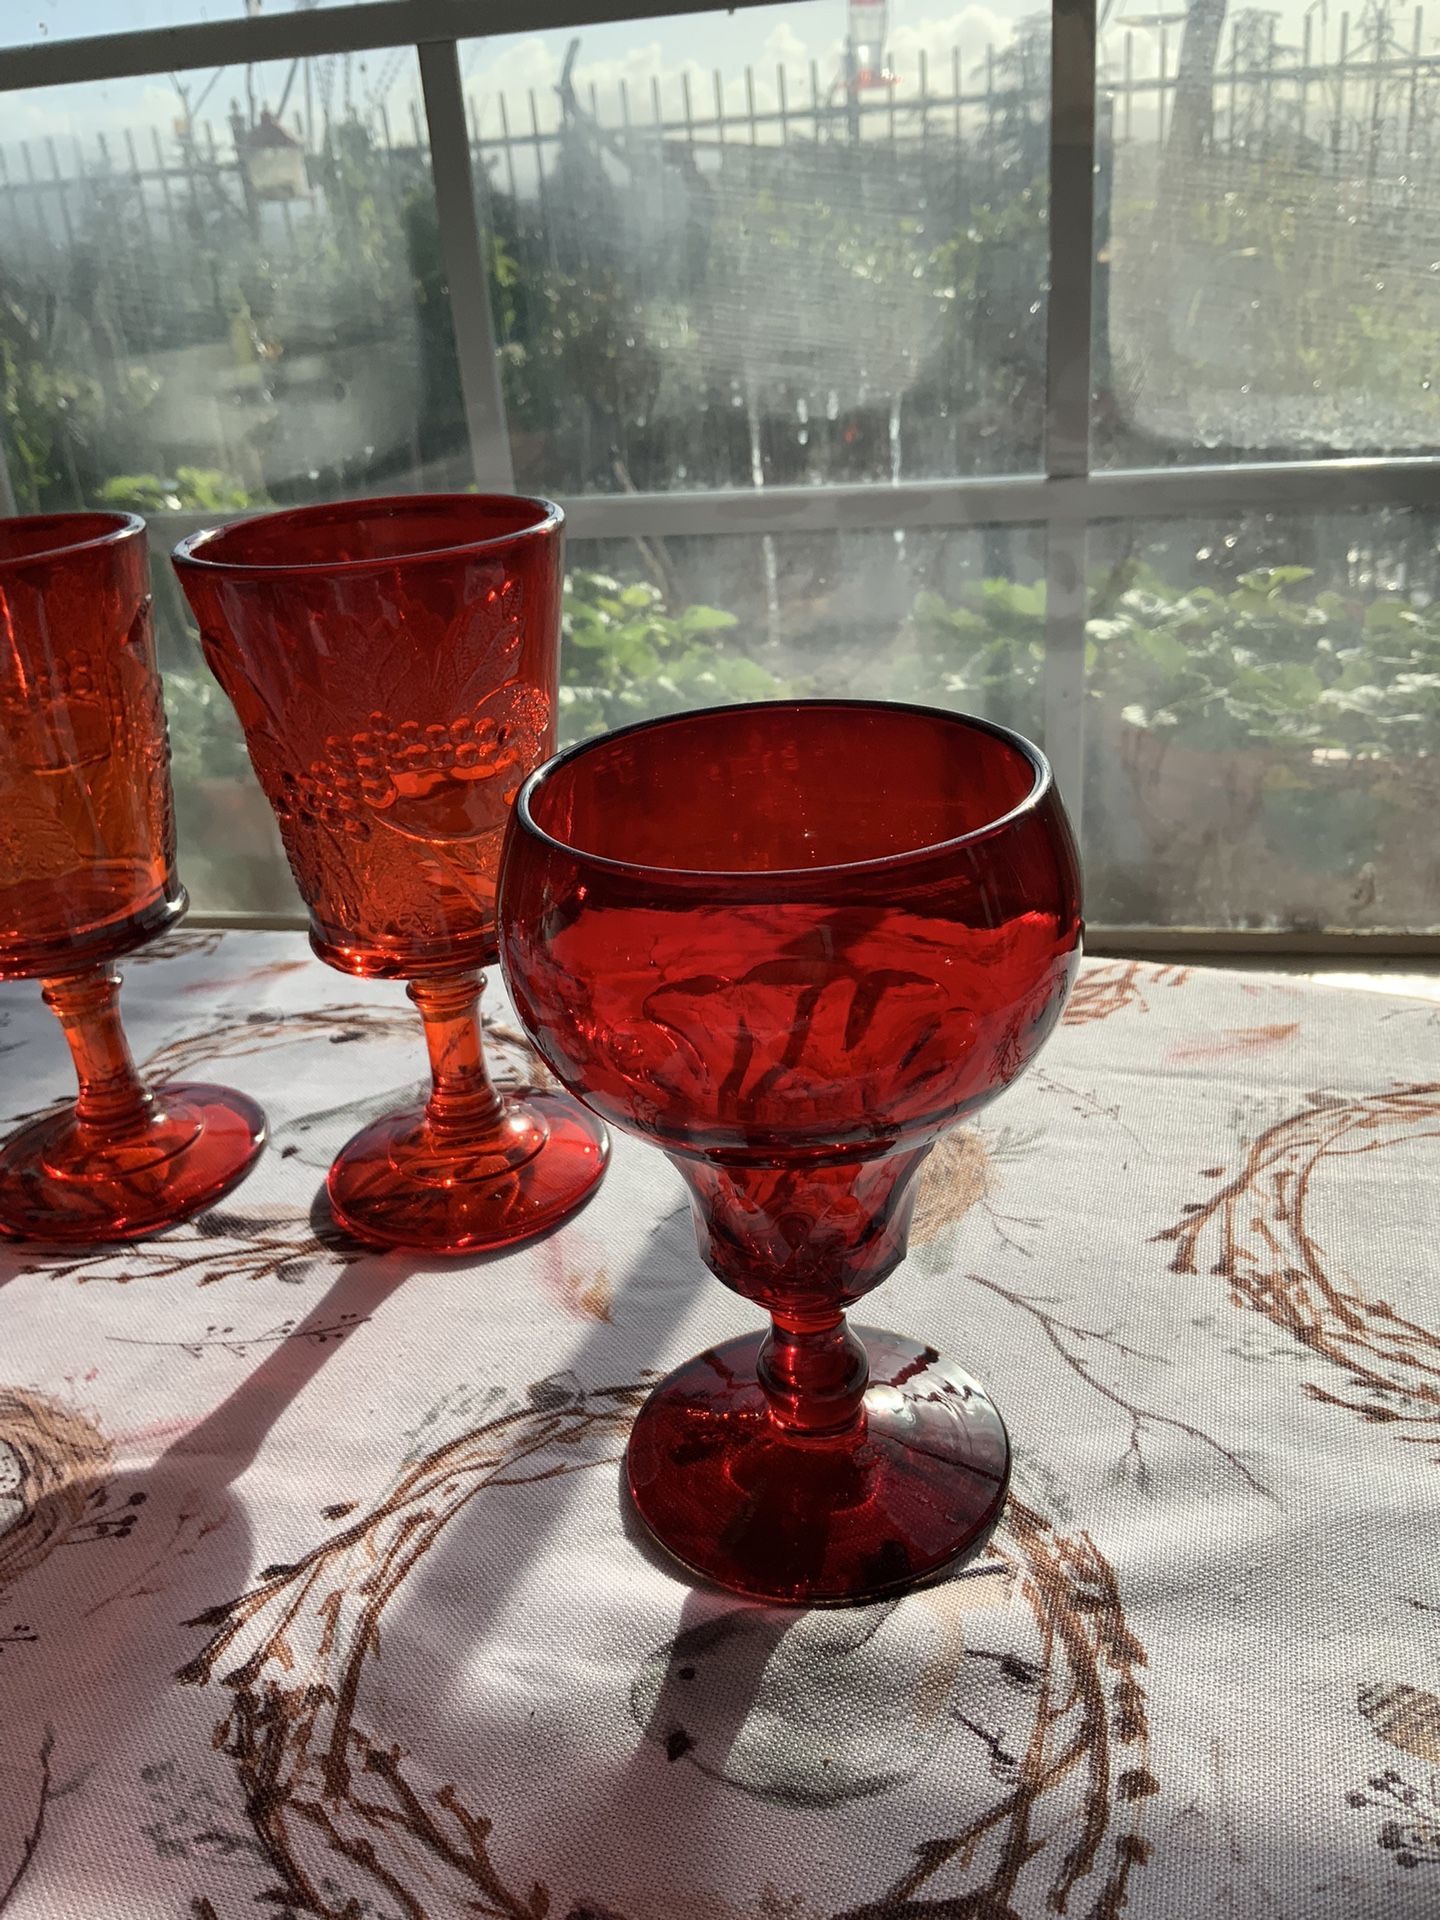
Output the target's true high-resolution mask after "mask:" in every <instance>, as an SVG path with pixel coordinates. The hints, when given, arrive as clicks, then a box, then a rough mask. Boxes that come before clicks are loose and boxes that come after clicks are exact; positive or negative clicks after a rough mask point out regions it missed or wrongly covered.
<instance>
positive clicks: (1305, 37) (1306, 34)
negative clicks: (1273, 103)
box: [1296, 13, 1311, 160]
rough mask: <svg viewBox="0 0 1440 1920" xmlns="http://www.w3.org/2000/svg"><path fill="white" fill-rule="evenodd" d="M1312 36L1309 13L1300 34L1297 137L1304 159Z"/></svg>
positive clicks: (1301, 156) (1301, 155)
mask: <svg viewBox="0 0 1440 1920" xmlns="http://www.w3.org/2000/svg"><path fill="white" fill-rule="evenodd" d="M1310 37H1311V36H1310V16H1309V14H1308V13H1307V14H1306V16H1305V26H1304V29H1303V31H1302V33H1301V36H1300V98H1299V100H1298V101H1297V103H1296V118H1297V120H1298V122H1299V126H1298V135H1297V138H1298V144H1299V147H1300V158H1301V159H1302V160H1303V158H1304V148H1305V138H1306V135H1305V115H1306V110H1307V108H1308V106H1309V96H1310Z"/></svg>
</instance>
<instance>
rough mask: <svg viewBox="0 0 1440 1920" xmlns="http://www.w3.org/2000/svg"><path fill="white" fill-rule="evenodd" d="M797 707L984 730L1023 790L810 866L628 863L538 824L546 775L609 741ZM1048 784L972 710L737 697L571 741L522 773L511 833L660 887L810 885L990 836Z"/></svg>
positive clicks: (1013, 739)
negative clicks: (977, 820)
mask: <svg viewBox="0 0 1440 1920" xmlns="http://www.w3.org/2000/svg"><path fill="white" fill-rule="evenodd" d="M797 707H816V708H820V707H823V708H827V709H830V710H832V711H834V710H836V709H840V710H846V711H853V712H864V713H909V714H916V715H918V716H920V717H922V718H924V719H927V720H941V721H944V722H945V723H946V724H947V725H949V726H954V727H955V728H957V729H959V730H961V731H970V732H973V733H988V734H989V735H990V736H991V737H992V738H993V739H996V740H1001V741H1003V742H1004V743H1005V745H1006V746H1008V747H1011V748H1013V749H1014V750H1015V751H1016V752H1018V753H1019V754H1020V756H1021V758H1022V759H1024V760H1026V761H1028V762H1029V765H1030V768H1031V772H1032V774H1033V775H1034V778H1033V779H1032V781H1031V783H1030V790H1029V792H1028V793H1026V794H1024V795H1023V796H1022V797H1021V798H1020V799H1019V800H1017V801H1016V803H1015V805H1014V806H1013V807H1010V808H1009V809H1008V810H1007V811H1006V812H1004V813H1002V814H997V815H996V817H995V818H994V819H993V820H987V821H985V822H983V823H982V824H981V825H980V826H978V827H971V828H970V829H969V830H968V831H967V832H965V833H959V834H954V835H952V836H951V837H950V838H949V839H946V840H929V841H926V842H924V843H923V844H922V845H920V846H917V847H906V848H905V849H904V850H903V852H900V853H884V854H877V855H875V856H873V857H872V858H870V859H868V860H842V861H838V862H832V863H831V864H829V865H825V866H815V867H657V866H653V865H650V864H648V863H641V862H636V861H633V860H620V859H617V858H616V857H615V856H614V855H613V854H605V853H594V852H591V851H589V850H588V849H586V848H584V847H577V846H574V845H572V844H571V843H570V842H569V841H567V840H562V839H561V838H560V837H559V835H558V834H553V833H551V832H550V831H549V830H548V828H545V827H542V826H541V825H540V822H539V821H538V820H537V819H536V818H535V815H534V812H533V810H532V802H533V800H534V798H535V796H536V794H538V793H539V791H540V790H541V788H542V787H543V786H544V785H545V783H546V781H547V780H548V779H550V777H551V776H552V775H553V774H555V773H558V772H559V771H560V769H561V768H562V767H566V766H569V765H571V764H572V763H573V762H575V761H577V760H582V759H584V758H585V757H586V755H588V754H591V753H595V752H597V751H598V750H599V749H600V748H601V747H605V746H609V745H611V743H612V742H614V741H616V740H624V739H626V738H627V737H628V736H629V735H631V734H636V733H658V732H661V731H662V730H663V729H665V728H667V727H674V726H679V725H681V724H682V723H683V722H685V721H694V720H713V719H715V718H717V717H719V716H729V717H731V718H733V717H734V716H735V715H737V714H746V713H776V712H793V711H794V710H795V709H796V708H797ZM1054 785H1055V776H1054V773H1053V772H1052V770H1051V766H1050V762H1049V761H1048V760H1047V759H1046V757H1045V755H1044V753H1042V752H1041V750H1040V748H1039V747H1037V746H1036V745H1035V743H1034V742H1033V741H1032V740H1027V739H1026V738H1025V736H1024V734H1022V733H1016V732H1015V731H1014V729H1013V728H1011V727H1003V726H1001V725H1000V724H999V722H998V721H995V720H982V719H981V718H980V717H979V715H978V714H973V713H959V712H956V711H955V710H953V709H952V708H949V707H929V706H924V705H922V704H921V703H920V702H918V701H910V700H845V699H827V698H820V699H815V700H747V701H736V702H734V703H732V704H731V705H728V706H713V707H696V708H694V709H693V710H691V711H690V712H688V713H667V714H661V715H659V716H657V717H656V718H654V719H650V720H635V721H632V722H631V723H630V725H629V726H626V727H617V728H615V729H614V730H613V731H612V732H610V733H603V734H600V735H598V736H597V737H595V738H593V739H589V740H578V741H576V743H575V745H574V746H571V747H565V748H563V749H562V750H561V751H560V752H559V753H557V754H554V755H553V756H552V757H551V758H550V759H549V760H547V761H546V762H545V763H544V765H543V766H540V767H537V768H536V769H535V771H534V772H533V773H531V774H529V775H527V777H526V779H525V781H524V783H523V784H522V786H521V788H520V791H519V792H518V793H517V794H516V796H515V803H514V806H513V809H512V818H513V819H514V821H515V825H516V831H517V832H523V833H527V834H530V835H532V836H533V837H534V838H535V839H536V840H538V841H540V842H542V843H543V844H544V845H545V846H547V847H550V848H552V849H553V850H554V851H556V852H558V853H562V854H564V855H565V856H566V857H567V858H570V859H573V860H576V861H578V862H581V863H583V864H584V865H586V866H591V867H596V868H599V869H601V870H602V871H604V872H607V873H624V874H637V873H643V874H645V875H646V877H647V878H648V879H651V880H652V881H654V882H658V883H659V884H661V885H663V884H664V883H665V882H666V881H673V882H675V883H677V884H685V885H690V884H693V883H695V882H697V881H709V882H712V883H716V884H719V885H721V886H725V887H727V888H728V887H736V888H740V887H744V886H751V887H769V886H771V885H773V884H774V883H776V882H777V881H779V882H787V881H793V882H797V883H799V882H810V881H814V880H823V879H824V878H825V877H826V876H827V875H831V876H833V875H839V874H868V873H880V872H883V871H885V870H886V869H887V868H895V867H903V866H909V865H912V864H919V863H921V862H923V861H926V860H930V859H933V858H934V857H935V856H936V855H937V854H943V853H948V852H952V851H954V850H956V849H957V848H960V847H967V846H974V845H976V844H977V843H978V842H980V841H982V840H987V839H989V838H991V837H992V836H993V835H995V834H997V833H1002V832H1004V831H1005V830H1006V829H1007V828H1009V827H1012V826H1014V825H1015V824H1016V822H1017V821H1019V820H1022V819H1024V818H1025V817H1026V816H1027V815H1029V814H1032V813H1034V812H1035V811H1036V809H1037V808H1038V807H1039V806H1040V803H1041V802H1042V801H1043V800H1044V799H1045V798H1046V796H1047V795H1048V794H1050V793H1051V792H1052V791H1053V789H1054Z"/></svg>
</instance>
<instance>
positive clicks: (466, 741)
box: [279, 686, 549, 840]
mask: <svg viewBox="0 0 1440 1920" xmlns="http://www.w3.org/2000/svg"><path fill="white" fill-rule="evenodd" d="M495 706H496V702H495V700H494V699H493V697H492V698H491V699H488V700H486V701H484V702H481V703H480V704H479V705H477V706H475V707H474V708H472V709H471V711H470V712H469V713H464V714H461V715H460V716H459V717H458V718H457V719H455V720H452V721H450V722H449V724H448V725H447V724H446V723H445V722H443V721H432V722H431V723H430V724H429V725H422V724H421V723H420V721H418V720H414V719H406V720H400V721H396V720H395V719H394V718H393V717H392V716H391V715H389V714H386V713H383V712H380V711H376V712H374V713H372V714H371V715H370V716H369V725H368V726H366V727H364V728H362V729H361V731H360V732H359V733H356V734H354V735H353V736H350V737H348V738H347V737H346V736H344V735H342V734H338V733H336V734H331V735H330V736H329V738H328V739H327V740H326V742H325V751H324V754H323V756H321V757H320V758H317V759H315V760H312V761H311V762H310V765H309V767H308V768H306V769H304V770H301V771H292V770H290V769H288V768H287V769H284V770H283V771H282V772H281V774H280V777H279V807H280V811H281V816H282V819H284V820H286V821H287V822H289V821H293V822H295V823H296V824H297V825H299V826H301V827H304V828H307V829H310V830H314V829H316V828H319V829H320V830H322V831H324V832H328V833H344V834H347V835H348V836H349V837H350V838H351V839H354V840H366V839H368V838H369V837H370V834H371V831H372V828H371V824H370V821H369V820H368V819H367V818H366V814H367V813H372V814H376V815H381V816H387V817H386V818H385V822H384V823H385V824H386V825H387V826H391V827H394V828H395V829H396V831H397V832H400V833H406V834H412V833H413V835H414V837H416V838H417V839H425V840H435V839H445V838H451V837H453V838H457V839H459V838H468V837H471V836H472V835H473V834H474V832H475V826H476V823H475V821H474V819H473V814H472V810H471V805H470V802H469V799H468V797H467V796H466V794H465V788H466V787H469V786H471V785H472V784H473V783H476V782H481V781H483V782H487V783H488V782H494V783H495V791H496V793H497V795H498V796H499V798H500V799H501V801H502V804H507V805H508V803H509V802H510V800H511V798H512V797H513V793H514V789H515V788H516V787H517V786H518V785H519V782H520V779H521V777H522V776H523V775H524V773H525V771H526V769H527V767H528V766H530V765H533V764H534V761H535V759H536V757H537V756H538V753H539V750H540V747H541V744H542V741H543V735H544V730H545V724H546V721H547V720H548V718H549V703H548V701H547V700H546V698H545V696H544V695H543V694H542V693H540V692H538V691H537V690H536V689H534V688H531V687H524V686H515V687H511V688H508V689H506V690H505V694H504V697H503V700H502V703H501V704H500V706H499V710H498V711H487V710H486V709H487V708H494V707H495ZM447 789H449V790H450V792H449V794H448V795H446V790H447ZM440 796H445V797H447V798H449V799H450V800H451V801H452V805H451V807H450V808H449V809H448V810H447V808H446V806H445V805H444V800H443V799H441V800H440V804H439V805H438V806H434V807H432V806H427V805H426V804H425V803H427V802H431V801H434V800H436V799H437V797H440ZM416 805H418V806H423V807H424V809H425V817H424V819H423V821H421V820H420V819H419V818H418V817H417V818H416V819H415V821H414V824H413V825H412V822H411V819H410V817H409V808H410V807H411V806H416Z"/></svg>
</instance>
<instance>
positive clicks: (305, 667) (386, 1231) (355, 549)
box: [175, 494, 609, 1253]
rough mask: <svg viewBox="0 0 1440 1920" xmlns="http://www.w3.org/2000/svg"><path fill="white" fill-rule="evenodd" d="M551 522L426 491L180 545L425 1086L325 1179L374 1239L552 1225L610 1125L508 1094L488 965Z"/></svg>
mask: <svg viewBox="0 0 1440 1920" xmlns="http://www.w3.org/2000/svg"><path fill="white" fill-rule="evenodd" d="M562 525H563V520H562V515H561V513H560V510H559V508H558V507H554V506H551V505H550V504H549V502H548V501H544V500H523V499H516V498H513V497H511V496H509V495H486V494H435V495H415V496H407V497H404V498H399V499H389V500H357V501H340V502H337V503H335V504H332V505H328V506H320V507H302V508H298V509H295V510H294V511H291V512H286V513H271V514H262V515H260V516H258V517H256V518H254V519H250V520H243V521H239V522H236V523H235V524H233V525H230V526H227V527H220V528H217V529H215V530H213V531H210V532H207V533H199V534H195V535H193V536H192V537H191V538H190V539H188V540H184V541H182V542H181V543H180V545H179V546H178V547H177V548H176V550H175V566H176V570H177V572H178V573H179V576H180V581H181V585H182V586H183V587H184V589H185V593H186V597H187V598H188V600H189V602H190V606H191V608H192V610H193V612H194V614H195V618H196V621H197V622H198V624H199V627H200V637H201V641H202V644H203V646H204V649H205V657H206V659H207V660H208V661H209V663H210V666H211V668H212V670H213V671H214V673H215V676H216V678H217V679H218V680H219V682H220V684H221V686H222V687H223V688H224V690H225V692H226V694H227V695H228V696H229V698H230V700H231V702H232V704H233V705H234V707H235V711H236V712H237V713H238V715H239V716H240V722H241V725H242V726H243V728H244V730H245V739H246V744H247V745H248V747H249V750H250V759H251V761H252V763H253V765H254V768H255V772H256V774H257V776H258V778H259V781H260V784H261V786H262V787H263V788H264V790H265V793H266V796H267V798H268V799H269V801H270V804H271V806H272V807H273V808H274V809H275V814H276V818H277V819H278V821H279V823H280V832H281V836H282V838H283V840H284V842H285V851H286V853H287V854H288V855H289V859H290V866H291V869H292V871H293V872H294V875H295V879H296V883H297V884H298V886H299V888H300V892H301V893H302V895H303V896H304V898H305V902H306V905H307V906H308V907H309V909H310V943H311V945H312V946H313V947H314V949H315V951H316V953H317V954H319V956H320V958H321V959H322V960H325V961H328V962H329V964H330V965H331V966H332V967H338V968H339V969H340V970H341V971H342V972H345V973H352V974H361V975H365V976H369V977H380V978H384V979H402V980H408V981H409V993H410V998H411V999H412V1000H413V1001H414V1002H415V1005H416V1006H417V1007H418V1008H419V1010H420V1013H421V1016H422V1018H423V1021H424V1025H425V1038H426V1043H427V1045H428V1048H429V1053H430V1067H431V1075H432V1080H433V1085H432V1088H431V1092H430V1096H429V1098H428V1100H427V1101H426V1102H425V1104H424V1105H423V1107H418V1106H417V1107H414V1108H406V1109H402V1110H400V1111H398V1112H396V1113H393V1114H387V1115H385V1116H384V1117H382V1118H381V1119H379V1120H376V1121H374V1122H373V1123H372V1124H371V1125H370V1126H368V1127H366V1128H365V1129H364V1130H363V1131H362V1132H361V1133H358V1134H357V1135H356V1136H355V1138H354V1139H353V1140H351V1141H350V1142H349V1143H348V1144H347V1145H346V1146H345V1147H343V1148H342V1149H341V1151H340V1153H339V1155H338V1156H337V1158H336V1160H335V1163H334V1165H333V1166H332V1167H331V1169H330V1174H329V1179H328V1188H329V1194H330V1203H331V1206H332V1208H333V1210H334V1213H335V1217H336V1219H337V1220H338V1221H339V1223H340V1224H341V1225H342V1226H343V1227H345V1228H347V1229H348V1230H349V1231H350V1232H351V1233H353V1234H354V1235H355V1236H356V1238H357V1239H360V1240H363V1241H366V1242H368V1243H370V1244H372V1245H376V1246H391V1247H411V1248H416V1249H420V1250H423V1251H428V1252H432V1253H466V1252H471V1251H474V1250H483V1249H486V1248H493V1247H501V1246H506V1245H509V1244H510V1243H512V1242H514V1241H517V1240H524V1239H528V1238H529V1237H530V1236H532V1235H534V1234H537V1233H542V1232H544V1231H545V1230H546V1229H547V1228H549V1227H552V1226H554V1225H555V1224H556V1223H557V1222H558V1221H560V1220H563V1219H564V1218H565V1217H566V1215H567V1214H569V1213H571V1212H573V1210H574V1209H575V1208H576V1207H577V1206H579V1205H580V1203H581V1202H582V1201H583V1200H584V1199H585V1198H586V1197H587V1196H588V1195H589V1193H590V1192H591V1191H592V1189H593V1188H594V1186H595V1183H596V1182H597V1181H598V1180H599V1178H600V1175H601V1173H602V1172H603V1170H604V1166H605V1159H606V1155H607V1153H608V1150H609V1148H608V1142H607V1139H606V1135H605V1131H604V1128H603V1127H601V1126H600V1125H599V1124H598V1122H597V1121H596V1120H594V1119H593V1118H592V1116H591V1115H590V1114H588V1113H586V1112H585V1110H584V1109H583V1108H582V1107H579V1106H577V1105H576V1104H575V1103H574V1102H573V1101H572V1100H569V1099H567V1098H566V1097H565V1096H564V1095H563V1094H555V1093H546V1092H539V1091H527V1092H525V1093H524V1094H523V1095H520V1094H517V1095H511V1096H509V1097H507V1098H503V1099H502V1098H501V1097H500V1095H498V1094H497V1093H496V1091H495V1088H494V1087H493V1086H492V1084H491V1081H490V1077H489V1074H488V1072H487V1071H486V1067H485V1058H484V1052H483V1049H482V1046H481V1034H480V1023H479V1000H480V992H481V988H482V986H483V984H484V982H483V978H482V976H481V975H480V974H479V972H478V971H477V969H478V968H480V967H482V966H487V965H489V964H490V963H492V962H493V960H494V959H495V953H496V945H495V877H496V869H497V866H498V864H499V859H500V849H501V843H502V839H503V836H504V831H505V823H506V820H507V819H508V817H509V813H510V807H511V803H512V802H513V800H514V797H515V792H516V789H517V788H518V787H519V785H520V782H521V781H522V780H523V779H524V777H525V775H526V774H527V773H529V772H530V771H531V770H532V769H533V768H535V767H537V766H538V765H539V764H540V762H541V761H542V760H543V759H544V758H545V756H546V755H547V754H548V753H549V752H550V751H551V749H552V748H553V746H554V740H555V707H556V678H557V672H558V659H559V647H560V595H561V565H562V558H563V536H562Z"/></svg>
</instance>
